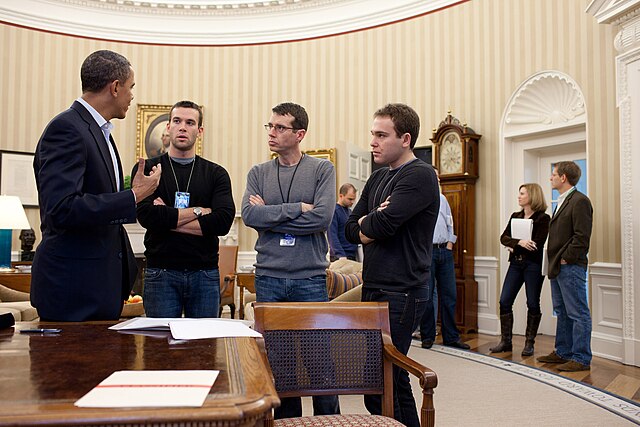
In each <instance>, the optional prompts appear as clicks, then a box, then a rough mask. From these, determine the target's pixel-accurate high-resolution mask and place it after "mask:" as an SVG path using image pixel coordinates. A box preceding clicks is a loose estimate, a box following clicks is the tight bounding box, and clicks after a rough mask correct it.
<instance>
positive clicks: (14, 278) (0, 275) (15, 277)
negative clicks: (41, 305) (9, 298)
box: [0, 271, 31, 293]
mask: <svg viewBox="0 0 640 427" xmlns="http://www.w3.org/2000/svg"><path fill="white" fill-rule="evenodd" d="M0 285H3V286H6V287H7V288H11V289H14V290H16V291H20V292H26V293H29V292H31V273H20V272H18V271H13V272H0Z"/></svg>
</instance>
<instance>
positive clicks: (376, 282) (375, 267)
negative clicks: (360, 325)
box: [345, 104, 440, 427]
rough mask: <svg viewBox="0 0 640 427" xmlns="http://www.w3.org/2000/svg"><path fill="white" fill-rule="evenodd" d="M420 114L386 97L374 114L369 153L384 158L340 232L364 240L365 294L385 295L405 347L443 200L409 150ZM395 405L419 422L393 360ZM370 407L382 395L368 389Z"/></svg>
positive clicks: (419, 308)
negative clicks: (343, 229)
mask: <svg viewBox="0 0 640 427" xmlns="http://www.w3.org/2000/svg"><path fill="white" fill-rule="evenodd" d="M419 131H420V118H419V117H418V114H417V113H416V112H415V111H414V110H413V109H412V108H411V107H409V106H407V105H404V104H388V105H386V106H385V107H383V108H381V109H379V110H378V111H376V113H375V114H374V120H373V126H372V128H371V135H372V139H371V143H370V145H371V147H372V152H373V159H374V161H375V162H376V163H377V164H386V165H389V167H388V168H382V169H378V170H377V171H376V172H374V173H373V174H372V175H371V176H370V177H369V180H368V181H367V183H366V185H365V187H364V189H363V190H362V195H361V197H360V200H359V201H358V204H357V205H356V207H355V208H354V210H353V213H352V214H351V216H350V217H349V220H348V221H347V224H346V230H345V234H346V236H347V239H348V240H349V241H351V242H353V243H362V244H363V245H364V266H363V267H364V268H363V280H364V284H363V287H362V301H386V302H388V303H389V321H390V326H391V338H392V340H393V344H394V345H395V346H396V348H398V350H400V351H401V352H402V353H404V354H407V353H408V352H409V347H410V345H411V333H412V332H413V331H414V330H415V328H417V327H418V325H419V323H420V319H421V318H422V314H423V312H424V310H425V305H426V301H427V298H428V292H427V287H428V282H429V276H430V270H429V268H430V266H431V252H432V242H433V230H434V227H435V224H436V219H437V216H438V209H439V207H440V193H439V190H438V180H437V177H436V174H435V172H434V170H433V168H432V167H431V166H429V165H428V164H426V163H424V162H422V161H420V160H418V159H417V158H416V157H415V156H414V155H413V151H412V149H413V147H414V146H415V143H416V140H417V138H418V133H419ZM393 391H394V413H395V418H396V419H397V420H398V421H400V422H402V423H403V424H405V425H407V426H409V427H413V426H419V425H420V423H419V420H418V413H417V411H416V404H415V400H414V398H413V393H412V392H411V385H410V383H409V376H408V374H407V372H406V371H405V370H403V369H399V368H396V367H394V389H393ZM365 405H366V407H367V409H368V410H369V411H370V412H371V413H372V414H380V413H381V408H382V407H381V401H380V397H379V396H371V395H369V396H365Z"/></svg>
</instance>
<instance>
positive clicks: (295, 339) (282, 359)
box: [254, 302, 438, 427]
mask: <svg viewBox="0 0 640 427" xmlns="http://www.w3.org/2000/svg"><path fill="white" fill-rule="evenodd" d="M254 312H255V329H256V330H257V331H258V332H260V333H261V334H262V335H263V338H262V339H258V344H259V346H260V348H261V350H262V353H263V357H265V358H266V361H267V362H268V365H269V366H270V367H271V371H272V375H273V378H274V381H275V385H276V390H277V391H278V395H279V396H280V397H281V398H282V397H294V396H319V395H348V394H361V395H365V394H377V395H382V416H374V415H325V416H317V417H302V418H287V419H281V420H275V422H274V421H273V420H271V419H268V420H267V423H266V425H267V426H270V425H275V426H345V425H348V426H358V425H370V426H374V425H375V426H398V425H402V424H400V423H399V422H397V421H395V420H394V419H393V365H396V366H399V367H401V368H403V369H406V370H407V371H408V372H409V373H410V374H413V375H415V376H416V377H418V378H419V380H420V386H421V387H422V407H421V410H420V413H419V415H420V419H421V426H422V427H427V426H433V425H434V423H435V409H434V407H433V389H434V388H435V387H436V385H437V383H438V379H437V376H436V374H435V373H434V372H433V371H432V370H431V369H429V368H427V367H425V366H422V365H421V364H419V363H418V362H416V361H414V360H413V359H411V358H409V357H408V356H405V355H404V354H402V353H400V351H398V350H397V349H396V348H395V347H394V346H393V344H392V342H391V336H390V332H389V311H388V306H387V303H378V302H334V303H323V302H308V303H305V302H296V303H291V302H290V303H264V302H263V303H254ZM272 422H273V423H274V424H271V423H272Z"/></svg>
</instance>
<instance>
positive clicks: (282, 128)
mask: <svg viewBox="0 0 640 427" xmlns="http://www.w3.org/2000/svg"><path fill="white" fill-rule="evenodd" d="M273 128H275V129H276V132H278V133H284V131H286V130H289V129H291V130H292V131H296V130H298V129H296V128H290V127H287V126H282V125H274V124H271V123H267V124H266V125H264V130H266V131H269V132H271V129H273Z"/></svg>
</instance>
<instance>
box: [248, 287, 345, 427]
mask: <svg viewBox="0 0 640 427" xmlns="http://www.w3.org/2000/svg"><path fill="white" fill-rule="evenodd" d="M255 286H256V300H257V301H259V302H314V301H315V302H323V301H329V294H328V293H327V276H326V275H319V276H313V277H309V278H308V279H285V278H280V277H271V276H264V275H260V276H257V275H256V278H255ZM312 400H313V414H314V415H333V414H339V413H340V401H339V400H338V396H313V399H312ZM280 403H281V404H280V407H279V408H276V409H275V410H274V418H275V419H280V418H294V417H301V416H302V400H301V399H300V398H299V397H284V398H281V399H280Z"/></svg>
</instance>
